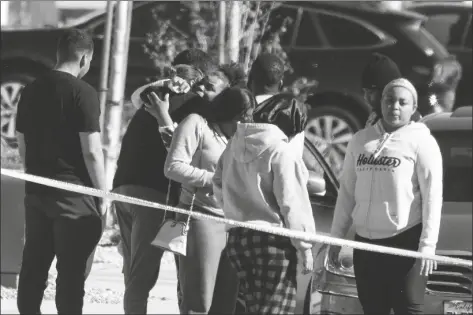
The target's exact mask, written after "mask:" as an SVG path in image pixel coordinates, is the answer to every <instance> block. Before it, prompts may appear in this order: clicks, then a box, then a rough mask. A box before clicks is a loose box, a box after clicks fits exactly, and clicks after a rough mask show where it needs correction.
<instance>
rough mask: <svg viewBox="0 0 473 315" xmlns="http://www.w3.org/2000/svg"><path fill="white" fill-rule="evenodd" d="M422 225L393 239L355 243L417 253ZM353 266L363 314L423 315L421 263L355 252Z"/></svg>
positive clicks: (360, 238)
mask: <svg viewBox="0 0 473 315" xmlns="http://www.w3.org/2000/svg"><path fill="white" fill-rule="evenodd" d="M421 233H422V225H417V226H415V227H413V228H411V229H409V230H407V231H404V232H403V233H401V234H399V235H396V236H394V237H390V238H386V239H378V240H370V239H366V238H363V237H361V236H359V235H355V241H358V242H365V243H370V244H376V245H382V246H389V247H396V248H402V249H407V250H412V251H417V250H418V246H419V239H420V235H421ZM353 263H354V269H355V276H356V287H357V289H358V298H359V300H360V303H361V305H362V307H363V310H364V313H365V314H369V315H371V314H377V315H384V314H386V315H388V314H390V311H391V309H393V310H394V313H395V314H399V315H401V314H402V315H409V314H422V311H423V306H424V294H425V287H426V283H427V277H424V276H421V275H420V265H421V264H420V263H421V261H420V260H416V259H415V258H406V257H401V256H394V255H387V254H381V253H375V252H369V251H363V250H357V249H355V250H354V253H353Z"/></svg>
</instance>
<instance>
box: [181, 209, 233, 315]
mask: <svg viewBox="0 0 473 315" xmlns="http://www.w3.org/2000/svg"><path fill="white" fill-rule="evenodd" d="M178 207H179V208H183V209H189V206H188V205H183V204H179V205H178ZM194 211H205V210H201V209H198V208H197V207H195V206H194ZM178 219H180V220H186V219H187V216H186V215H178ZM227 237H228V236H227V232H226V231H225V225H224V224H222V223H217V222H214V221H210V220H198V219H191V221H190V226H189V232H188V234H187V253H186V256H180V257H179V258H180V260H179V281H180V284H181V292H182V302H181V304H180V311H181V314H191V313H192V314H195V313H198V314H233V313H234V310H235V304H236V297H237V294H238V276H237V274H236V270H235V269H234V268H233V267H232V265H231V262H230V259H229V258H228V255H227V254H226V251H225V247H226V244H227Z"/></svg>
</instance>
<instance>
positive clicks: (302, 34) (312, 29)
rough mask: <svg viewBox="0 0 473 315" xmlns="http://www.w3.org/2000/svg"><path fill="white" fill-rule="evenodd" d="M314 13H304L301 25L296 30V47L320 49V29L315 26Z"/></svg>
mask: <svg viewBox="0 0 473 315" xmlns="http://www.w3.org/2000/svg"><path fill="white" fill-rule="evenodd" d="M314 15H315V13H314V12H310V11H304V13H303V14H302V19H301V23H300V25H299V28H298V32H297V38H296V46H298V47H310V48H319V47H322V41H321V38H320V32H321V31H322V30H321V28H320V27H319V26H318V25H317V21H316V20H315V19H313V16H314Z"/></svg>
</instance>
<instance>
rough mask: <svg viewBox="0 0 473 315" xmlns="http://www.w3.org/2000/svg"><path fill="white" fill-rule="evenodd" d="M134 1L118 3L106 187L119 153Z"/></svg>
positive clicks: (106, 145)
mask: <svg viewBox="0 0 473 315" xmlns="http://www.w3.org/2000/svg"><path fill="white" fill-rule="evenodd" d="M131 4H132V2H131V1H117V4H116V11H115V21H116V23H115V25H114V34H113V43H112V58H111V61H112V62H111V69H110V70H111V73H110V74H111V76H110V90H109V95H108V97H109V98H108V101H107V104H106V107H105V113H104V127H105V128H104V130H103V147H104V152H105V173H106V183H107V188H108V189H110V188H111V187H112V181H113V176H114V174H115V168H116V161H117V158H118V153H119V141H120V130H121V120H122V111H123V97H124V91H125V78H126V70H127V67H126V65H127V56H128V44H127V42H128V41H129V28H130V21H128V20H131V19H130V18H129V16H130V14H129V11H130V10H131Z"/></svg>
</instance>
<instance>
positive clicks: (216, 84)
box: [164, 71, 256, 314]
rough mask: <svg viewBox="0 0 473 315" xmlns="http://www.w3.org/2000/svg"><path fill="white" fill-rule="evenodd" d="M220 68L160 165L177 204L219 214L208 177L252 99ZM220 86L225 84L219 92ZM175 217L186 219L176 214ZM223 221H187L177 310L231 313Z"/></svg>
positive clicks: (232, 288)
mask: <svg viewBox="0 0 473 315" xmlns="http://www.w3.org/2000/svg"><path fill="white" fill-rule="evenodd" d="M225 78H226V77H225V75H224V74H223V72H221V71H218V72H216V73H214V74H210V75H208V78H207V80H205V82H202V90H203V91H209V93H207V94H206V95H207V100H208V101H209V102H210V104H209V110H208V111H204V112H202V114H191V115H189V116H187V117H186V118H185V119H184V120H183V121H182V122H181V123H180V124H179V126H178V127H177V128H176V130H175V131H174V134H173V137H172V143H171V146H170V149H169V153H168V156H167V159H166V163H165V166H164V172H165V175H166V176H167V177H168V178H170V179H172V180H174V181H177V182H179V183H181V185H182V189H181V195H180V202H179V205H178V207H180V208H183V209H190V208H191V207H192V211H195V212H201V213H205V214H210V215H215V216H220V217H223V211H222V209H221V208H220V206H219V205H218V202H217V200H216V198H215V196H214V194H213V187H212V179H213V175H214V171H215V169H216V166H217V162H218V160H219V158H220V155H221V154H222V152H223V151H224V150H225V148H226V146H227V141H228V139H229V138H230V137H231V136H232V135H233V133H234V132H235V130H236V124H237V122H238V121H239V120H240V119H241V117H242V116H243V115H245V114H246V113H247V112H251V108H254V107H255V105H256V101H255V99H254V97H253V96H252V95H251V92H249V91H248V90H246V89H241V88H238V87H232V88H230V87H229V85H230V82H229V81H228V80H226V79H225ZM220 87H225V89H223V91H222V90H221V89H220ZM178 220H183V221H186V220H187V216H186V215H179V216H178ZM226 244H227V232H226V231H225V225H224V224H221V223H217V222H214V221H209V220H200V219H194V218H191V219H190V224H189V231H188V234H187V254H186V256H181V257H180V260H179V281H180V285H181V290H182V302H181V305H180V311H181V314H196V313H197V314H207V313H209V311H211V312H212V313H214V312H215V313H217V314H232V313H233V311H234V307H235V301H236V296H237V293H238V278H237V275H236V272H235V270H234V269H233V267H232V265H231V263H230V261H229V259H228V257H227V255H226V253H225V250H224V249H225V247H226Z"/></svg>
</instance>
